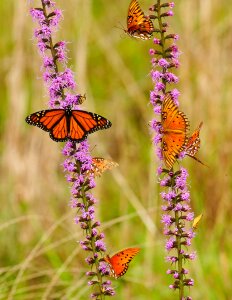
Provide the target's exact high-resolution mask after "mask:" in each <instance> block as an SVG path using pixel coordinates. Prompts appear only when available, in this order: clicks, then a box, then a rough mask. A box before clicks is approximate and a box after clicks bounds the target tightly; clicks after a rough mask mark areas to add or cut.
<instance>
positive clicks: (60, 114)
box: [26, 109, 68, 142]
mask: <svg viewBox="0 0 232 300" xmlns="http://www.w3.org/2000/svg"><path fill="white" fill-rule="evenodd" d="M26 122H27V123H28V124H30V125H33V126H37V127H39V128H41V129H43V130H44V131H48V132H49V133H50V137H51V138H52V139H53V140H55V141H59V142H64V141H66V140H67V136H68V123H67V117H66V112H65V110H64V109H48V110H41V111H38V112H35V113H33V114H31V115H29V116H28V117H26Z"/></svg>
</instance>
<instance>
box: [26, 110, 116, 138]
mask: <svg viewBox="0 0 232 300" xmlns="http://www.w3.org/2000/svg"><path fill="white" fill-rule="evenodd" d="M26 122H27V123H28V124H30V125H33V126H37V127H39V128H41V129H42V130H44V131H47V132H49V135H50V138H51V139H52V140H54V141H56V142H64V141H67V140H71V141H74V142H78V143H79V142H81V141H83V140H84V139H86V137H87V135H88V134H90V133H93V132H95V131H97V130H101V129H106V128H109V127H110V126H111V122H110V121H109V120H107V119H106V118H104V117H102V116H100V115H98V114H95V113H92V112H87V111H84V110H72V109H71V107H67V108H66V109H49V110H41V111H38V112H35V113H33V114H31V115H29V116H28V117H27V118H26Z"/></svg>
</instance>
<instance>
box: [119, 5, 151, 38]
mask: <svg viewBox="0 0 232 300" xmlns="http://www.w3.org/2000/svg"><path fill="white" fill-rule="evenodd" d="M124 31H125V32H126V33H127V34H129V35H130V36H132V37H135V38H139V39H142V40H148V39H150V38H151V36H152V33H153V32H154V26H153V23H152V21H151V20H150V18H149V17H146V16H145V15H144V12H143V11H142V10H141V8H140V6H139V3H138V1H137V0H132V1H131V3H130V5H129V9H128V15H127V30H126V29H125V30H124Z"/></svg>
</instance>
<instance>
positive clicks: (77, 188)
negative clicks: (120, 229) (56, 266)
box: [30, 0, 115, 299]
mask: <svg viewBox="0 0 232 300" xmlns="http://www.w3.org/2000/svg"><path fill="white" fill-rule="evenodd" d="M41 3H42V8H32V9H31V10H30V13H31V15H32V18H33V19H34V20H35V21H37V23H38V25H39V28H38V29H36V30H35V37H36V39H37V45H38V49H39V51H40V54H41V56H42V58H43V68H44V73H43V78H44V81H45V83H46V85H47V88H48V92H49V96H50V101H49V106H50V107H51V108H66V107H68V106H70V107H72V108H75V109H77V108H78V105H79V104H81V103H82V102H83V99H84V98H85V96H81V95H80V94H75V93H74V89H75V88H76V84H75V81H74V75H73V72H72V71H71V70H70V69H69V68H67V48H66V46H67V43H66V42H65V41H59V42H57V43H55V44H54V43H53V40H52V34H53V33H54V31H55V30H57V27H58V25H59V21H60V19H61V17H62V13H61V10H59V9H55V1H50V0H41ZM60 65H61V67H62V71H59V66H60ZM63 155H64V156H65V157H66V159H65V161H64V164H63V165H64V170H65V171H66V178H67V181H68V182H70V183H71V185H72V188H71V193H72V198H71V201H70V206H71V207H72V208H74V209H76V210H77V216H76V218H75V222H76V223H77V224H79V225H80V227H81V228H82V229H83V230H84V232H85V239H84V240H83V241H80V246H81V247H82V248H83V249H84V250H85V251H88V253H89V256H88V257H87V258H86V262H87V264H88V265H90V266H91V271H90V272H87V273H86V275H87V276H88V277H91V280H90V281H89V282H88V284H89V285H91V286H93V287H94V288H95V289H94V292H93V293H92V295H91V297H92V298H94V299H103V298H104V296H105V295H107V296H113V295H114V294H115V292H114V290H113V288H112V287H111V282H110V281H109V280H104V276H105V275H109V270H108V269H107V267H106V265H105V264H104V263H103V262H101V260H102V256H103V253H104V252H105V251H106V246H105V244H104V241H103V240H104V234H103V233H101V232H99V230H98V228H99V226H100V222H99V221H97V220H96V219H95V213H94V211H95V208H94V204H95V203H96V199H95V198H94V197H93V195H92V194H91V193H90V190H91V189H92V188H94V187H95V181H94V177H93V175H91V173H90V172H89V170H90V169H91V162H92V158H91V155H90V153H89V144H88V142H87V141H86V140H85V141H83V142H81V143H80V144H78V145H77V144H76V143H75V142H70V141H69V142H67V143H66V145H65V147H64V149H63Z"/></svg>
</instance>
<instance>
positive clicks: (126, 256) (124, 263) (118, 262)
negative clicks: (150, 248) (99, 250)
mask: <svg viewBox="0 0 232 300" xmlns="http://www.w3.org/2000/svg"><path fill="white" fill-rule="evenodd" d="M139 251H140V248H127V249H124V250H122V251H120V252H117V253H116V254H114V255H113V256H112V257H110V256H109V255H107V256H106V257H104V258H103V259H104V261H105V262H106V263H107V264H108V265H109V267H110V270H111V276H113V277H115V278H116V279H117V278H119V277H121V276H123V275H124V274H125V273H126V271H127V270H128V267H129V262H130V261H131V260H132V259H133V258H134V256H135V255H136V254H137V253H139Z"/></svg>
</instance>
